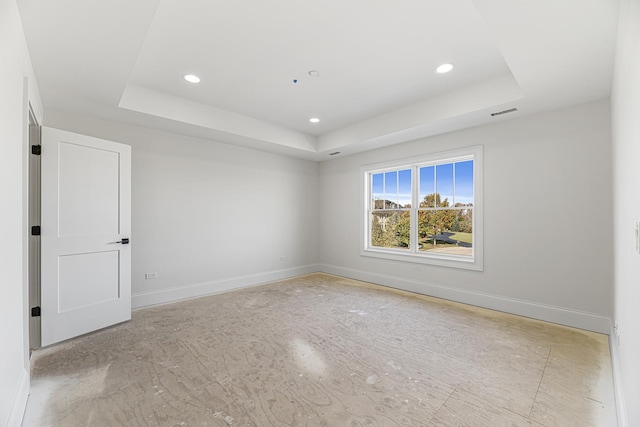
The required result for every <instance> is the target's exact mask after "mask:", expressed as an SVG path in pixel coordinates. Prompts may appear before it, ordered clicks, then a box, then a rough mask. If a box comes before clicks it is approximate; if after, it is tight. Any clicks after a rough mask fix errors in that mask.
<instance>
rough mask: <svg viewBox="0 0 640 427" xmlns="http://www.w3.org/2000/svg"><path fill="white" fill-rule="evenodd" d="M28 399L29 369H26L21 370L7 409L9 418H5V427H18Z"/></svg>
mask: <svg viewBox="0 0 640 427" xmlns="http://www.w3.org/2000/svg"><path fill="white" fill-rule="evenodd" d="M28 399H29V371H27V370H26V369H25V370H23V371H22V377H21V378H20V384H18V389H17V391H16V395H15V397H14V398H13V404H12V405H11V410H10V411H9V418H8V420H7V427H20V426H21V425H22V418H23V417H24V411H25V410H26V409H27V400H28Z"/></svg>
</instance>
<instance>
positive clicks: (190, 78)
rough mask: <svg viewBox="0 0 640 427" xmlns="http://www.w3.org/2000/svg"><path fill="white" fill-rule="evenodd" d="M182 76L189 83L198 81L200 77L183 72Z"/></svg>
mask: <svg viewBox="0 0 640 427" xmlns="http://www.w3.org/2000/svg"><path fill="white" fill-rule="evenodd" d="M183 77H184V79H185V80H186V81H188V82H189V83H200V77H198V76H196V75H195V74H185V75H184V76H183Z"/></svg>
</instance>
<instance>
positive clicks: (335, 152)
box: [329, 151, 340, 156]
mask: <svg viewBox="0 0 640 427" xmlns="http://www.w3.org/2000/svg"><path fill="white" fill-rule="evenodd" d="M336 154H340V152H339V151H334V152H333V153H329V155H330V156H335V155H336Z"/></svg>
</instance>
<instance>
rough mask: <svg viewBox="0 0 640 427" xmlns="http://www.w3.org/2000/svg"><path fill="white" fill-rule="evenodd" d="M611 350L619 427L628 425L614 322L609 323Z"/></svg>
mask: <svg viewBox="0 0 640 427" xmlns="http://www.w3.org/2000/svg"><path fill="white" fill-rule="evenodd" d="M609 326H610V328H611V329H610V333H609V350H610V352H611V365H612V368H613V388H614V392H615V396H616V415H617V416H618V427H628V426H629V421H628V419H627V407H626V405H625V401H624V393H623V391H622V372H620V355H619V354H618V343H617V342H616V333H615V330H614V329H613V322H611V323H610V324H609Z"/></svg>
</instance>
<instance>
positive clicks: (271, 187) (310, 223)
mask: <svg viewBox="0 0 640 427" xmlns="http://www.w3.org/2000/svg"><path fill="white" fill-rule="evenodd" d="M45 125H46V126H51V127H57V128H60V129H65V130H69V131H73V132H77V133H82V134H86V135H90V136H96V137H99V138H105V139H110V140H113V141H117V142H122V143H125V144H129V145H131V146H132V181H133V182H132V235H131V246H132V248H131V250H132V275H133V277H132V292H133V304H134V307H135V306H140V305H146V304H151V303H157V302H162V301H168V300H172V299H177V298H184V297H189V296H195V295H200V294H204V293H208V292H215V291H220V290H225V289H229V288H232V287H237V286H243V285H250V284H256V283H260V282H266V281H270V280H276V279H279V278H283V277H290V276H294V275H296V274H303V273H306V272H311V271H315V269H316V267H315V266H314V264H315V263H316V262H317V258H318V237H317V236H318V233H317V232H318V227H317V224H318V216H317V206H318V202H317V199H318V186H317V182H318V165H317V164H316V163H314V162H310V161H305V160H299V159H294V158H291V157H286V156H281V155H276V154H269V153H266V152H262V151H256V150H252V149H248V148H242V147H236V146H232V145H226V144H220V143H215V142H210V141H203V140H199V139H195V138H189V137H185V136H180V135H175V134H170V133H165V132H160V131H155V130H149V129H144V128H140V127H135V126H130V125H125V124H118V123H113V122H106V121H102V120H97V119H91V118H88V117H80V116H76V115H70V114H66V113H61V112H57V111H47V112H46V121H45ZM281 257H284V258H285V259H284V260H281ZM147 272H157V273H158V278H157V279H155V280H145V278H144V274H145V273H147Z"/></svg>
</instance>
